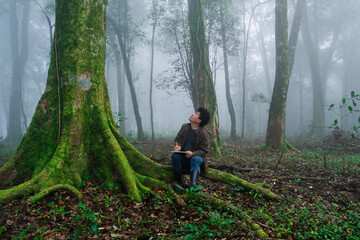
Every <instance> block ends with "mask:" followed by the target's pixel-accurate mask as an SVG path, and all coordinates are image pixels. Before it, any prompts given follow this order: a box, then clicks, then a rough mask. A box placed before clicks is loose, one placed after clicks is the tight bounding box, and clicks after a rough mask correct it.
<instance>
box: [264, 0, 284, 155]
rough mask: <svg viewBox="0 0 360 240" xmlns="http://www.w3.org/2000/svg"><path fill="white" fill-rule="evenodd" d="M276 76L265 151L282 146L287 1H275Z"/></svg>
mask: <svg viewBox="0 0 360 240" xmlns="http://www.w3.org/2000/svg"><path fill="white" fill-rule="evenodd" d="M275 4H276V5H275V44H276V74H275V84H274V90H273V94H272V98H271V103H270V110H269V120H268V126H267V131H266V142H265V148H266V149H279V148H281V147H282V146H283V145H284V136H285V108H286V99H287V92H288V88H289V80H290V76H289V58H288V21H287V0H276V1H275Z"/></svg>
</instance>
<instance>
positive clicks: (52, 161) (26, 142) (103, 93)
mask: <svg viewBox="0 0 360 240" xmlns="http://www.w3.org/2000/svg"><path fill="white" fill-rule="evenodd" d="M104 69H105V28H104V5H103V2H102V1H98V0H90V1H79V0H58V1H56V28H55V44H54V45H53V50H52V56H51V62H50V67H49V73H48V80H47V85H46V89H45V93H44V94H43V95H42V97H41V99H40V101H39V103H38V106H37V108H36V111H35V114H34V117H33V119H32V122H31V124H30V127H29V129H28V131H27V132H26V134H25V135H24V137H23V139H22V141H21V143H20V145H19V147H18V149H17V150H16V152H15V154H14V155H13V156H12V158H11V159H10V160H9V161H8V162H7V163H6V164H5V165H4V167H2V168H1V169H0V183H1V184H8V183H10V182H15V183H20V184H19V185H17V186H15V187H13V188H10V189H7V190H1V191H0V201H5V200H8V199H11V198H13V197H16V196H18V195H22V194H25V193H26V192H40V193H41V194H43V193H44V192H41V191H42V190H44V189H52V188H53V187H54V186H64V188H66V187H65V186H76V185H77V184H79V183H80V182H81V181H82V179H84V177H87V176H90V177H91V176H92V177H95V178H97V179H98V180H100V181H104V182H105V184H106V185H108V186H109V187H112V186H114V185H115V184H119V185H122V186H123V187H124V189H125V190H126V191H127V192H128V193H129V195H130V196H132V197H133V198H134V199H135V200H140V194H139V189H145V187H144V186H143V185H142V184H141V183H140V180H139V179H143V178H142V176H151V177H154V178H157V179H159V180H167V181H169V180H171V177H172V173H171V169H170V168H169V167H167V166H161V165H158V164H156V163H155V162H153V161H151V160H149V159H148V158H146V157H144V156H143V155H141V154H140V153H139V152H138V151H136V150H135V149H134V148H133V147H132V146H131V145H130V144H129V143H128V142H127V141H126V140H125V138H123V137H122V136H120V135H119V134H118V132H117V129H116V125H115V122H114V120H113V116H112V112H111V109H110V103H109V96H108V90H107V85H106V81H105V77H104ZM130 159H131V160H130ZM69 189H70V188H69Z"/></svg>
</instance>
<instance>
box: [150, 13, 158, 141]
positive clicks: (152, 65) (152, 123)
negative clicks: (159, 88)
mask: <svg viewBox="0 0 360 240" xmlns="http://www.w3.org/2000/svg"><path fill="white" fill-rule="evenodd" d="M156 24H157V19H156V20H155V22H154V23H153V27H152V36H151V67H150V96H149V101H150V119H151V138H152V139H153V140H154V139H155V132H154V111H153V104H152V95H153V71H154V40H155V30H156Z"/></svg>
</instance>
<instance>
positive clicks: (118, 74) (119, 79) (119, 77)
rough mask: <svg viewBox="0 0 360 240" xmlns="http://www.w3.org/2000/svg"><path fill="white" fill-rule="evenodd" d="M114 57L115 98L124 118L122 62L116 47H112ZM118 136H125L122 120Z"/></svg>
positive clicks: (124, 126)
mask: <svg viewBox="0 0 360 240" xmlns="http://www.w3.org/2000/svg"><path fill="white" fill-rule="evenodd" d="M114 55H115V60H116V78H117V96H118V109H119V113H120V114H121V116H122V117H124V116H125V88H124V87H125V86H124V80H123V78H122V67H121V66H122V62H121V56H120V52H119V50H118V49H117V46H116V47H115V46H114ZM120 134H121V135H123V136H126V125H125V121H124V119H122V121H120Z"/></svg>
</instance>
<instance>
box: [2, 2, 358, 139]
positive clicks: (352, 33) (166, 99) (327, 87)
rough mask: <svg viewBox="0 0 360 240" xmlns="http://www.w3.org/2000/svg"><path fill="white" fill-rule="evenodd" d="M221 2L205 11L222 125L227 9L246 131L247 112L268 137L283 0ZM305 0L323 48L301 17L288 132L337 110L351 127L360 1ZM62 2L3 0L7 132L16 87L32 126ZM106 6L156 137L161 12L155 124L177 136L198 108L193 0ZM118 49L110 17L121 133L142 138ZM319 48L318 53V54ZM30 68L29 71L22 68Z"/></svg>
mask: <svg viewBox="0 0 360 240" xmlns="http://www.w3.org/2000/svg"><path fill="white" fill-rule="evenodd" d="M218 2H219V1H215V0H214V1H210V0H209V1H205V3H206V4H205V21H206V24H207V26H206V27H207V28H206V34H207V38H208V43H209V46H208V49H209V59H210V63H211V68H212V69H211V70H212V73H213V76H214V77H213V79H214V83H215V89H216V94H217V100H218V119H219V126H220V131H221V134H222V136H223V137H227V136H229V135H230V115H229V110H228V106H227V102H226V92H225V74H224V58H223V50H224V49H223V44H222V42H221V40H222V39H221V37H222V36H221V27H220V26H221V22H220V21H221V16H223V17H224V19H223V20H224V21H225V24H226V26H227V33H228V34H227V36H226V42H227V47H228V49H227V53H228V62H229V78H230V88H231V91H230V93H231V98H232V101H233V104H234V108H235V114H236V129H237V135H238V136H240V135H241V133H242V121H243V119H245V122H244V123H245V124H244V130H243V133H244V137H245V138H260V139H262V140H264V138H265V133H266V126H267V119H268V109H269V101H270V99H271V94H272V90H273V84H274V77H275V32H274V30H275V12H274V8H275V1H274V0H270V1H258V0H232V1H225V0H224V2H226V11H224V13H223V14H221V13H220V11H219V9H218V8H217V3H218ZM306 2H307V6H306V8H307V18H308V30H309V32H310V34H311V39H312V41H313V45H314V48H313V49H312V51H310V52H309V50H308V49H309V46H306V41H304V34H305V30H304V26H303V25H302V26H301V28H300V34H299V38H298V44H297V48H296V55H295V62H294V67H293V71H292V74H291V78H290V87H289V92H288V98H287V108H286V134H287V135H288V136H312V134H313V129H314V128H321V129H324V130H325V131H324V133H325V134H326V133H329V132H330V129H329V126H330V125H331V124H332V123H333V121H334V119H335V118H337V119H339V120H340V124H341V126H342V127H343V128H344V129H350V128H351V127H352V126H354V125H355V123H356V122H357V121H358V115H357V116H356V115H349V116H345V115H346V113H345V112H344V111H341V109H340V108H339V106H340V104H341V100H342V98H343V97H349V96H350V92H351V91H355V92H356V93H359V92H360V81H359V79H358V71H357V70H358V67H359V66H360V62H359V59H360V47H359V45H358V42H359V40H360V2H359V0H346V1H339V0H308V1H306ZM153 4H155V5H153ZM54 5H55V1H53V0H36V1H35V0H0V19H1V21H0V32H1V36H0V136H2V137H3V138H5V137H6V136H7V133H8V126H9V122H10V120H9V115H10V106H12V105H11V104H16V103H11V101H12V100H11V97H10V96H11V93H12V91H14V90H15V89H14V88H16V89H17V90H19V89H20V90H21V91H20V96H21V97H19V98H17V101H18V103H17V104H20V105H21V109H22V110H21V117H20V121H21V132H22V133H25V131H26V129H27V127H28V126H29V124H30V122H31V118H32V116H33V114H34V111H35V108H36V106H37V104H38V101H39V99H40V97H41V95H42V94H43V92H44V90H45V89H44V88H45V84H46V79H47V71H48V67H49V63H50V49H51V42H52V37H53V36H52V34H53V30H54V29H53V26H54V21H55V20H54V7H55V6H54ZM26 6H28V9H27V7H26ZM288 9H289V11H288V20H289V32H290V28H291V23H292V19H293V18H294V10H295V1H292V0H289V1H288ZM27 11H28V16H27V14H26V12H27ZM107 14H108V15H109V17H111V18H112V19H115V20H116V21H117V22H118V23H119V25H118V26H119V29H120V30H121V31H122V33H123V34H125V37H124V39H126V41H125V42H124V44H125V47H126V52H127V55H128V57H129V66H130V69H131V73H132V78H133V81H134V89H135V92H136V97H137V101H138V105H139V106H138V107H139V113H140V116H141V120H142V125H143V128H144V132H145V135H146V136H147V138H151V119H150V116H151V113H150V82H151V81H150V75H151V40H152V32H153V24H154V22H155V20H156V23H157V24H156V28H155V32H154V63H153V86H152V91H153V92H152V106H153V114H154V132H155V137H156V138H162V137H171V138H173V137H174V136H175V134H176V133H177V131H178V130H179V129H180V126H181V124H182V123H184V122H187V121H188V117H189V116H190V115H191V114H192V113H193V112H194V107H193V105H192V101H191V99H190V96H189V94H188V90H187V85H186V83H187V81H188V80H187V76H186V74H185V72H184V69H183V68H182V64H181V63H184V62H185V65H186V61H187V59H186V53H187V49H188V47H189V44H188V41H189V36H188V31H189V30H188V29H189V26H188V24H187V2H186V1H185V0H157V1H145V0H132V1H126V0H118V1H115V0H109V1H108V3H107ZM16 43H17V44H16ZM119 53H120V46H119V41H118V39H117V36H116V33H115V31H114V28H113V27H111V26H110V24H109V22H108V23H107V58H106V76H105V77H106V80H107V83H108V89H109V95H110V101H111V105H112V111H113V113H114V115H116V119H119V118H120V119H123V121H122V122H121V124H120V122H119V127H120V131H121V133H122V134H124V135H126V136H127V137H129V138H131V137H133V138H135V137H136V133H137V125H136V120H135V117H134V108H133V104H132V97H131V94H130V90H129V84H128V80H127V76H126V74H125V69H124V59H122V57H121V55H120V57H119V55H117V54H119ZM314 58H317V59H318V61H314ZM16 59H17V60H16ZM314 62H315V63H316V62H318V65H316V66H315V69H316V68H317V69H318V70H319V71H320V76H321V81H322V84H321V86H320V89H321V90H320V91H322V93H323V99H324V103H323V106H322V107H323V108H324V109H325V111H324V112H325V121H324V124H320V125H318V124H317V123H314V121H313V115H314V113H313V108H314V102H315V101H317V98H318V97H320V96H321V95H322V94H319V93H318V92H316V91H315V92H314V87H313V86H314V81H315V80H314V79H313V76H312V74H311V71H314ZM311 67H313V68H311ZM22 68H23V71H24V72H23V75H22V76H20V75H21V74H19V72H21V71H22V70H21V69H22ZM244 73H245V74H244ZM16 77H17V78H21V79H20V80H21V81H18V82H20V84H18V85H14V84H12V81H15V80H19V79H16ZM244 80H245V82H244ZM244 83H245V84H244ZM14 86H15V87H14ZM244 86H245V91H244ZM315 89H318V88H315ZM243 92H245V98H244V99H245V115H243V96H244V95H243ZM122 104H123V106H120V105H122ZM331 104H335V107H334V110H331V111H329V110H328V108H329V106H330V105H331ZM357 109H358V108H357ZM118 113H121V115H120V116H119V114H118ZM243 116H244V118H243ZM341 116H344V117H343V118H342V117H341Z"/></svg>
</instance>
